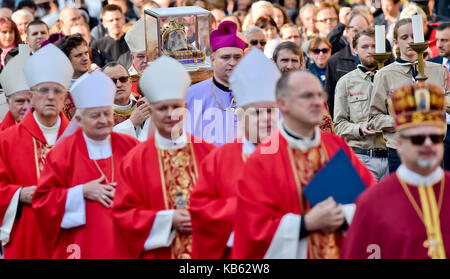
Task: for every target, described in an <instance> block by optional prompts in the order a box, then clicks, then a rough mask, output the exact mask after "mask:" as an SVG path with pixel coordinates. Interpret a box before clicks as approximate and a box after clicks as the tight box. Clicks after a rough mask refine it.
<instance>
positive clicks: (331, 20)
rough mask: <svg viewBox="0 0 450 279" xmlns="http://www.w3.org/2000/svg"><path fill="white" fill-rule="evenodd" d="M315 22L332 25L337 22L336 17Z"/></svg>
mask: <svg viewBox="0 0 450 279" xmlns="http://www.w3.org/2000/svg"><path fill="white" fill-rule="evenodd" d="M316 21H317V22H321V23H334V22H336V21H337V17H330V18H324V19H321V20H316Z"/></svg>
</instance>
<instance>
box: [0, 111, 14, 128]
mask: <svg viewBox="0 0 450 279" xmlns="http://www.w3.org/2000/svg"><path fill="white" fill-rule="evenodd" d="M14 125H16V121H15V120H14V118H13V117H12V114H11V112H10V111H8V113H7V114H6V115H5V118H3V120H2V122H1V123H0V132H1V131H3V130H6V129H7V128H9V127H11V126H14Z"/></svg>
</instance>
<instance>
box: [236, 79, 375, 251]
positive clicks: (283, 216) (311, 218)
mask: <svg viewBox="0 0 450 279" xmlns="http://www.w3.org/2000/svg"><path fill="white" fill-rule="evenodd" d="M299 84H301V85H302V86H298V85H299ZM276 98H277V104H278V107H279V108H280V111H281V114H282V115H283V119H282V120H281V121H280V124H279V131H276V132H275V133H273V134H272V135H271V136H270V137H269V138H268V140H267V141H266V142H264V143H262V144H260V145H259V146H258V147H257V148H256V150H255V151H254V152H253V154H252V155H251V156H250V157H249V158H248V160H247V162H246V163H245V165H244V174H243V176H242V178H241V179H240V180H239V182H238V187H237V208H236V212H238V214H237V215H236V218H235V226H234V231H235V238H234V243H233V249H232V257H233V258H310V259H316V258H319V259H324V258H325V259H327V258H338V257H339V250H340V247H341V242H342V230H343V229H344V228H345V225H346V224H349V223H350V220H351V217H352V213H353V212H352V211H353V210H352V209H353V208H354V206H352V205H351V204H350V205H341V204H338V203H336V202H335V201H334V200H333V198H332V197H329V198H328V199H326V200H324V201H322V202H320V203H318V204H316V205H315V206H311V205H310V203H309V202H308V200H307V199H306V198H305V196H304V195H303V188H304V187H305V186H306V185H308V183H309V182H310V181H311V179H312V178H313V176H314V175H315V174H316V173H317V172H318V171H320V170H321V169H322V168H323V167H324V166H325V164H326V163H327V162H328V161H329V160H330V158H332V157H333V156H334V154H335V153H336V152H337V151H338V150H340V149H343V150H344V151H345V153H346V154H347V156H348V157H349V158H350V161H351V163H352V164H353V166H354V167H355V169H356V171H357V172H358V174H359V175H360V176H361V178H362V180H363V181H364V183H365V184H366V186H370V185H372V184H374V183H375V178H374V177H373V175H372V173H371V172H370V171H369V170H368V169H367V168H366V166H365V165H364V164H363V163H362V162H361V161H360V160H359V159H358V158H357V157H356V155H355V153H354V152H353V151H352V149H351V148H350V147H349V146H348V145H347V144H346V143H345V141H344V139H342V138H341V137H338V136H336V135H334V134H331V133H329V132H323V131H320V129H319V127H318V125H319V123H320V121H321V120H322V110H323V109H324V106H323V102H324V100H325V98H326V93H325V92H324V90H323V89H322V85H321V83H320V81H319V79H317V77H315V76H314V75H313V74H311V73H309V72H301V71H293V72H288V73H286V74H284V75H283V76H282V77H281V78H280V79H279V81H278V82H277V86H276ZM272 145H273V146H277V147H278V148H276V149H272V148H269V147H270V146H272ZM330 183H333V182H332V178H331V179H330Z"/></svg>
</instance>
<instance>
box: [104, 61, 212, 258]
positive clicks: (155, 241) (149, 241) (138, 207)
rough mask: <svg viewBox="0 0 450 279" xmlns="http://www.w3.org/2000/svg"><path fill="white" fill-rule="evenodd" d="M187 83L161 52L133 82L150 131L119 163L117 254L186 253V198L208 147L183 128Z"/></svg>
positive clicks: (188, 222) (177, 65) (158, 255)
mask: <svg viewBox="0 0 450 279" xmlns="http://www.w3.org/2000/svg"><path fill="white" fill-rule="evenodd" d="M190 83H191V79H190V77H189V75H188V73H187V72H186V71H185V69H184V67H183V66H182V65H181V64H180V63H179V62H178V61H176V60H174V59H173V58H169V57H166V56H163V57H160V58H158V59H157V60H155V61H154V62H153V63H152V64H151V65H150V66H149V67H148V68H147V69H146V70H145V71H144V73H143V74H142V78H141V80H140V82H139V86H140V87H141V89H142V92H143V94H144V96H145V97H146V98H147V99H148V100H149V102H150V107H151V117H152V121H153V122H154V124H155V126H156V131H155V134H154V136H153V137H151V138H150V139H148V140H147V141H145V142H143V143H142V144H140V145H139V146H137V147H136V148H134V149H133V150H131V151H130V152H129V154H128V155H127V156H126V157H125V158H124V159H123V162H122V165H121V167H120V172H119V177H118V185H120V187H118V188H117V192H116V196H115V198H114V205H113V216H114V220H115V227H116V228H117V229H118V231H119V232H118V234H117V241H116V244H117V245H120V246H121V247H117V248H118V249H117V255H118V257H121V258H122V257H125V258H165V259H167V258H177V259H186V258H190V257H191V252H192V235H191V230H192V225H191V217H190V214H189V211H188V210H189V207H190V204H189V199H190V195H191V191H192V188H193V186H194V183H195V182H196V180H197V177H198V176H199V168H200V163H201V161H202V160H203V158H204V157H205V156H206V155H207V154H209V153H210V152H211V151H212V149H213V147H214V146H213V145H212V144H209V143H206V142H204V141H202V139H199V138H195V137H193V136H191V135H190V134H188V133H187V132H186V131H185V130H184V129H183V120H184V114H185V113H186V103H185V101H184V98H185V97H186V93H187V90H188V88H189V84H190Z"/></svg>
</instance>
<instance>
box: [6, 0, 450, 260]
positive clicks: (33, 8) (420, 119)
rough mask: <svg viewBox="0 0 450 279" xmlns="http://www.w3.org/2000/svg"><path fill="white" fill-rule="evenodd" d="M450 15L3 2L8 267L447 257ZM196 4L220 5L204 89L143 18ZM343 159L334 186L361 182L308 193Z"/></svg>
mask: <svg viewBox="0 0 450 279" xmlns="http://www.w3.org/2000/svg"><path fill="white" fill-rule="evenodd" d="M448 5H449V4H448V3H447V1H443V0H409V1H406V0H381V1H380V5H379V7H377V6H376V5H375V3H373V1H363V0H345V1H344V0H341V1H338V0H334V1H333V0H301V1H296V0H285V1H281V2H280V1H251V0H227V1H213V0H195V1H194V0H175V1H173V0H105V1H100V0H77V1H68V0H45V1H31V0H22V1H12V0H8V1H6V0H4V1H3V4H2V6H3V7H2V8H0V50H1V56H0V57H1V70H0V85H1V89H2V94H0V115H2V117H3V118H2V121H1V123H0V258H6V259H15V258H19V259H22V258H26V259H38V258H54V259H61V258H62V259H66V258H150V259H151V258H163V259H169V258H172V259H189V258H216V259H217V258H236V259H242V258H256V259H262V258H309V259H333V258H433V259H443V258H446V254H447V253H450V233H449V232H450V222H447V220H448V218H450V217H449V215H450V191H446V188H448V187H450V186H446V185H450V177H449V176H450V174H449V173H447V171H446V170H450V135H448V133H447V130H448V127H449V126H448V125H449V124H450V114H449V112H450V95H449V93H450V77H449V69H450V61H449V59H450V19H449V17H450V14H449V11H450V7H449V6H448ZM184 6H198V7H201V8H203V9H206V10H208V11H210V14H211V15H210V22H209V24H210V27H211V33H210V34H209V41H208V42H207V48H208V50H207V56H208V58H207V59H208V61H209V62H210V64H211V69H209V73H210V75H209V76H205V77H204V78H202V80H200V81H197V80H196V81H194V79H193V78H192V77H193V76H192V72H191V73H190V72H189V71H187V70H186V67H185V65H183V64H182V63H180V61H179V60H177V59H175V58H176V57H175V58H173V57H169V56H164V55H162V56H160V57H154V56H153V55H150V51H149V49H148V46H149V39H148V38H146V34H145V32H146V31H147V32H148V33H147V35H148V36H151V34H153V33H152V32H149V31H148V25H146V21H145V16H144V15H145V11H146V10H151V9H168V8H171V7H184ZM155 11H158V10H155ZM159 11H161V10H159ZM413 15H420V16H421V17H422V24H423V30H420V31H422V32H423V34H424V39H425V41H426V42H427V43H429V45H428V47H427V48H426V50H425V51H424V53H423V57H424V60H426V61H418V59H419V58H418V57H419V55H418V53H417V52H416V51H415V50H413V49H412V48H411V45H410V44H411V43H413V42H414V36H416V35H415V33H417V30H414V28H413V23H412V19H411V18H412V16H413ZM374 25H383V26H384V27H385V30H386V36H385V38H384V37H383V38H382V42H384V45H385V49H386V51H387V52H388V56H389V58H387V59H386V60H385V62H384V66H383V67H382V68H379V67H381V66H382V63H383V62H381V63H378V61H377V60H376V59H375V58H374V56H373V54H374V53H375V45H376V38H375V29H374ZM173 26H174V27H173V28H174V30H175V29H176V30H177V32H178V31H180V30H181V31H182V32H183V34H185V35H186V33H187V29H188V28H190V27H187V25H183V24H178V23H177V24H174V25H173ZM169 27H170V26H169ZM169 27H167V28H166V29H164V31H167V30H169V31H170V30H171V29H170V28H169ZM190 29H191V30H190V32H193V31H192V30H196V32H199V31H201V30H199V29H198V28H197V29H195V28H193V29H192V28H190ZM203 31H204V30H203ZM190 35H192V34H190ZM186 36H187V35H186ZM187 37H188V36H187ZM194 37H195V36H194ZM161 38H162V36H161ZM161 38H157V39H156V40H158V39H161ZM161 40H162V39H161ZM186 40H187V39H186ZM197 40H198V39H197ZM193 44H194V45H196V46H198V41H197V42H194V43H193ZM159 47H161V44H160V46H159ZM190 47H191V48H192V45H191V46H190ZM183 50H185V51H188V50H191V49H189V48H186V49H183ZM422 62H423V72H420V71H421V69H420V67H419V65H422ZM184 63H186V62H184ZM423 75H425V76H426V80H425V81H424V80H423V78H422V77H423ZM1 98H4V99H5V101H3V104H2V103H1V102H2V99H1ZM341 151H343V152H344V154H345V155H346V156H345V158H347V159H349V162H348V164H349V165H348V168H347V169H346V170H345V173H341V174H336V175H341V176H340V177H327V178H326V180H327V182H326V183H327V184H329V186H328V187H329V188H330V189H333V188H334V190H332V191H334V192H339V191H341V192H347V191H352V190H350V189H353V188H352V187H353V186H352V185H350V186H349V185H346V183H345V181H346V178H347V177H349V176H351V175H353V176H354V177H356V178H355V179H358V181H360V182H361V183H360V184H361V185H363V186H362V187H363V188H364V190H363V191H362V193H361V194H360V195H359V196H358V199H357V200H353V201H352V202H350V203H345V204H343V203H341V202H340V201H339V200H337V197H334V196H333V195H331V196H328V197H327V198H326V199H323V200H321V201H320V202H317V203H316V202H312V200H310V198H309V196H308V194H306V192H308V190H309V192H311V190H310V189H308V190H307V187H308V186H309V184H310V183H311V184H312V182H314V181H315V179H316V178H317V177H320V176H321V175H322V174H323V172H324V171H325V169H326V166H327V164H328V163H329V162H330V161H331V160H333V158H335V157H338V155H339V154H340V152H341ZM347 171H348V173H347ZM352 171H353V172H352ZM352 181H354V180H352ZM447 190H448V189H447Z"/></svg>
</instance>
